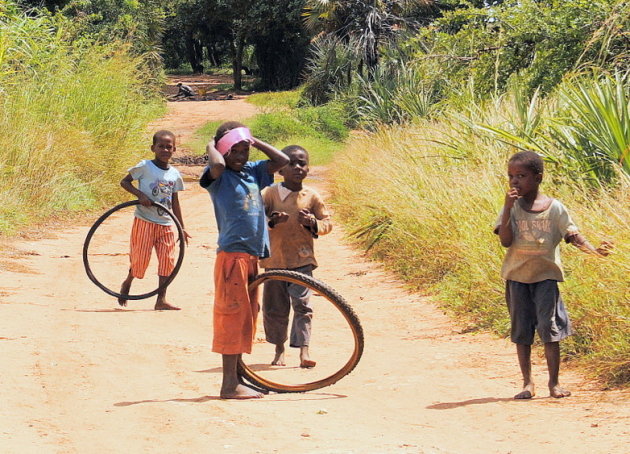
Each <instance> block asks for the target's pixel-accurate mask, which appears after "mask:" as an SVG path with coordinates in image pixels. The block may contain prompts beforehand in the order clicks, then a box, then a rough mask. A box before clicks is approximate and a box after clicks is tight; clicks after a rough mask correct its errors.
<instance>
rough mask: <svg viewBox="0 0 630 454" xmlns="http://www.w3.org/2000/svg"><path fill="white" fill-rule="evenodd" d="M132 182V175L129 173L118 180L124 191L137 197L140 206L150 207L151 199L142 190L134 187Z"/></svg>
mask: <svg viewBox="0 0 630 454" xmlns="http://www.w3.org/2000/svg"><path fill="white" fill-rule="evenodd" d="M132 182H133V177H132V176H131V174H130V173H128V174H127V176H126V177H125V178H123V179H122V180H120V185H121V186H122V187H123V189H124V190H125V191H127V192H129V193H131V194H133V195H135V196H136V197H137V198H138V200H139V201H140V204H141V205H142V206H145V207H150V206H151V199H149V198H148V197H147V196H146V194H145V193H144V192H142V191H140V190H139V189H138V188H136V187H135V186H134V185H133V184H132Z"/></svg>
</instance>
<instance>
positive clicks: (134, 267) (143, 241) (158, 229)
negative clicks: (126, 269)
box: [129, 217, 175, 279]
mask: <svg viewBox="0 0 630 454" xmlns="http://www.w3.org/2000/svg"><path fill="white" fill-rule="evenodd" d="M153 248H155V252H156V253H157V257H158V276H170V274H171V273H172V272H173V269H174V268H175V232H174V231H173V226H172V225H161V224H155V223H153V222H148V221H145V220H144V219H140V218H136V217H134V218H133V227H131V241H130V246H129V259H130V261H131V274H132V275H133V277H135V278H138V279H142V278H143V277H144V273H145V272H146V270H147V267H148V266H149V261H150V260H151V251H153Z"/></svg>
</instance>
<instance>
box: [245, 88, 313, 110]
mask: <svg viewBox="0 0 630 454" xmlns="http://www.w3.org/2000/svg"><path fill="white" fill-rule="evenodd" d="M300 96H301V90H291V91H280V92H272V91H266V92H262V93H254V94H253V95H251V96H248V97H247V102H248V103H250V104H253V105H255V106H258V107H260V108H262V109H270V110H281V109H295V108H296V107H297V106H298V103H299V101H300Z"/></svg>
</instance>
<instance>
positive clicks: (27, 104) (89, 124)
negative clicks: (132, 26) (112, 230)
mask: <svg viewBox="0 0 630 454" xmlns="http://www.w3.org/2000/svg"><path fill="white" fill-rule="evenodd" d="M75 31H76V30H75V29H74V28H73V25H72V24H71V23H69V22H66V21H63V20H60V18H54V17H51V16H49V15H39V16H38V15H29V16H25V15H24V14H23V13H22V12H21V11H19V10H18V9H17V8H16V7H15V6H14V5H12V4H4V3H3V4H0V36H2V39H1V40H0V100H1V105H0V113H1V114H0V129H1V130H2V131H3V133H2V135H0V150H1V151H0V186H1V187H2V190H0V234H7V233H11V232H15V231H18V230H19V229H20V228H21V227H23V226H25V225H29V224H33V223H35V222H38V221H40V220H43V219H45V218H48V217H51V216H58V215H66V214H68V213H71V212H76V211H79V210H85V209H89V208H94V207H98V206H102V204H103V203H105V202H108V201H109V202H111V201H113V200H115V199H117V198H119V197H120V193H119V185H118V182H119V181H120V178H121V175H122V174H121V169H125V168H127V167H128V166H129V165H130V164H131V163H134V162H135V161H137V160H138V156H139V152H140V150H142V151H145V150H146V147H148V146H149V144H148V142H147V140H148V138H147V136H146V123H147V121H148V119H149V118H152V117H155V116H156V115H158V114H159V113H160V112H162V109H163V108H162V107H161V104H159V103H156V102H151V99H154V97H155V96H156V92H155V90H154V91H153V92H151V91H150V87H151V83H150V82H148V81H147V80H146V77H143V76H142V73H143V70H144V68H143V60H142V59H141V58H139V57H134V56H132V55H131V54H130V53H129V52H128V49H127V48H126V47H125V46H124V45H123V44H122V43H118V44H117V43H98V42H93V41H91V40H85V39H80V37H79V36H77V35H75Z"/></svg>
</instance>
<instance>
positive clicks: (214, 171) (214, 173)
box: [206, 140, 225, 180]
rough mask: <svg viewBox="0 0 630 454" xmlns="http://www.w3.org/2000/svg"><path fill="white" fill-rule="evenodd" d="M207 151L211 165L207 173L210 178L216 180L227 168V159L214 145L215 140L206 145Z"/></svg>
mask: <svg viewBox="0 0 630 454" xmlns="http://www.w3.org/2000/svg"><path fill="white" fill-rule="evenodd" d="M206 153H207V154H208V166H209V167H210V168H209V170H208V172H206V173H207V174H208V176H209V177H210V179H212V180H216V179H217V178H219V177H220V176H221V174H223V171H224V170H225V159H223V156H222V155H221V153H219V150H217V149H216V148H215V147H214V140H212V141H211V142H209V143H208V145H206Z"/></svg>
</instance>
